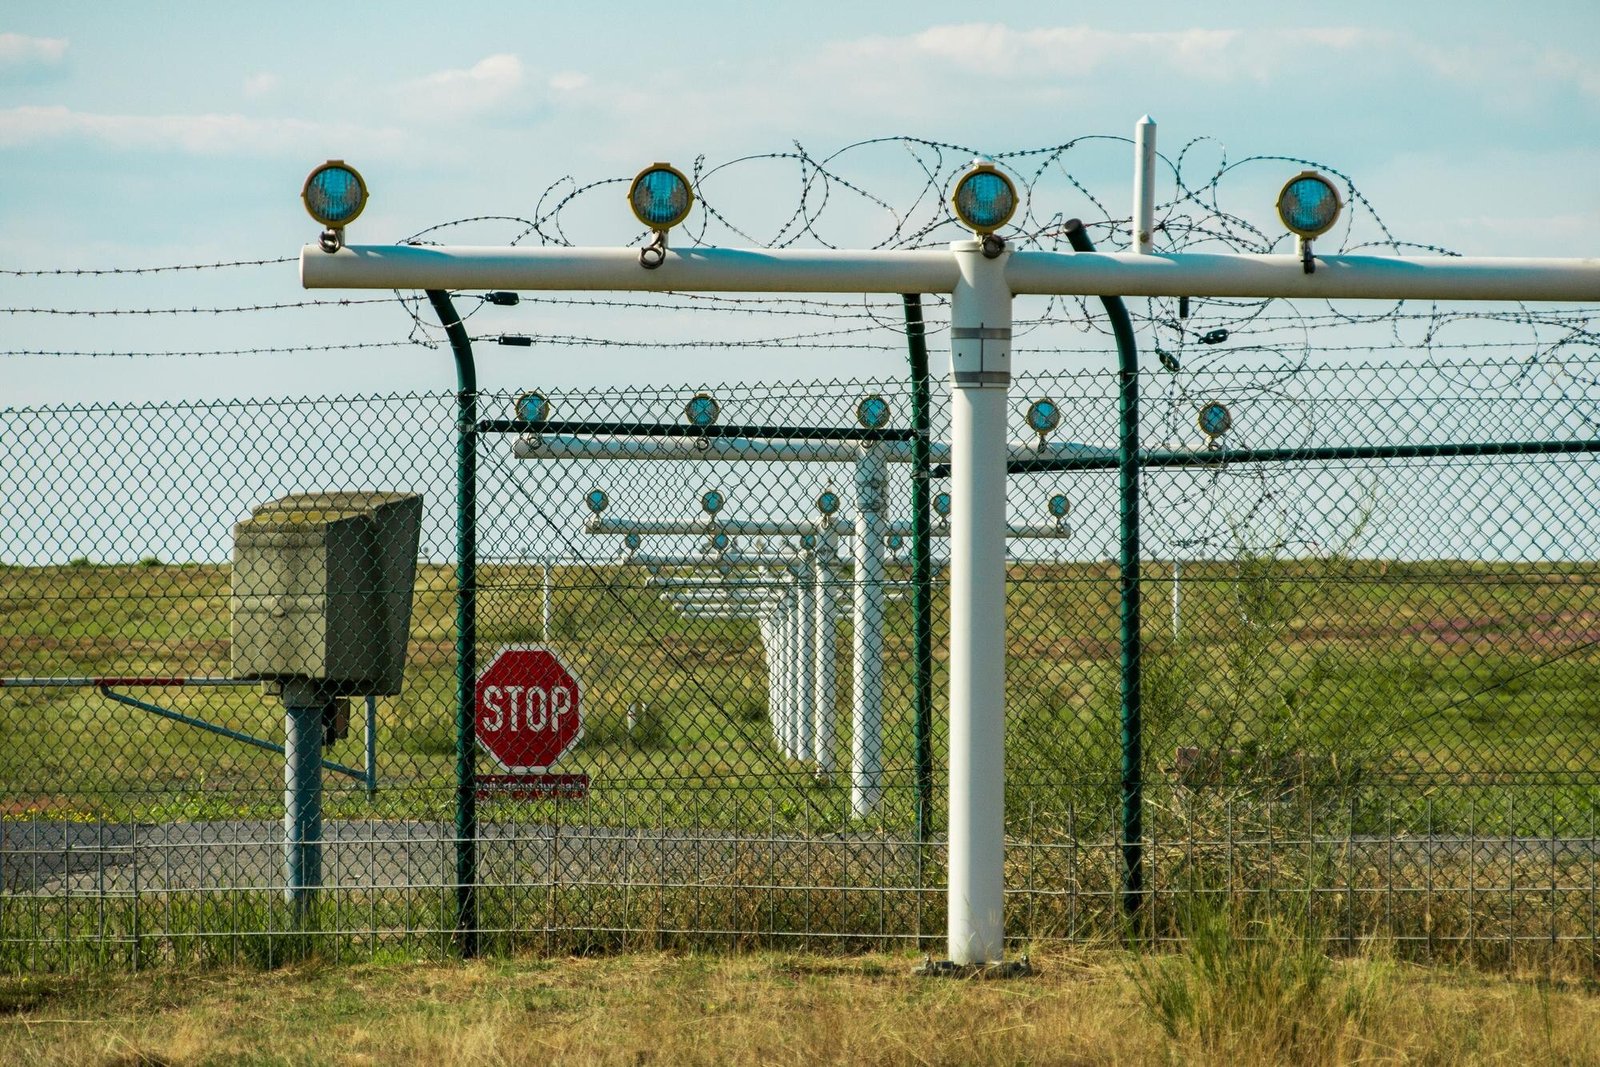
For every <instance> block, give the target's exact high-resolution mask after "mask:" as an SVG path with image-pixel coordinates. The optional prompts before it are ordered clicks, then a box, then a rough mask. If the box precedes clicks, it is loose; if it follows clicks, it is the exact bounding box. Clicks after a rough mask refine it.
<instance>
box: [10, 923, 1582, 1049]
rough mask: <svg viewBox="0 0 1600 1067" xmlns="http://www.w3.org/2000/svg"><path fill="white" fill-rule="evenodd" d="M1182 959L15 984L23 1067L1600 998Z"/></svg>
mask: <svg viewBox="0 0 1600 1067" xmlns="http://www.w3.org/2000/svg"><path fill="white" fill-rule="evenodd" d="M1255 933H1256V934H1257V935H1259V939H1257V940H1253V941H1250V942H1248V943H1246V944H1236V943H1233V942H1232V941H1230V940H1229V939H1228V935H1227V934H1223V935H1222V936H1221V938H1220V939H1218V938H1215V937H1214V938H1212V939H1211V940H1210V941H1196V942H1194V943H1191V945H1190V946H1188V947H1187V948H1186V949H1185V950H1184V951H1182V952H1178V953H1175V954H1168V955H1133V954H1129V953H1126V952H1122V951H1119V950H1116V949H1112V948H1092V947H1091V948H1085V949H1080V950H1073V951H1066V950H1051V951H1047V952H1043V953H1040V954H1036V955H1035V956H1034V957H1033V958H1032V963H1033V964H1034V965H1035V968H1036V971H1037V973H1036V974H1035V975H1034V976H1033V977H1030V978H1025V979H1017V980H1009V981H995V982H972V981H961V980H949V979H927V978H917V977H913V976H912V974H911V971H912V969H913V965H914V964H915V963H916V962H918V960H917V958H916V957H913V956H909V955H906V954H893V955H882V954H873V955H861V956H848V957H839V956H819V955H813V954H801V953H781V954H777V953H754V954H746V955H712V956H706V955H695V954H670V953H628V954H623V955H605V956H594V957H585V958H577V957H574V958H558V959H530V958H506V959H497V960H491V961H481V962H473V963H465V964H462V963H454V964H452V963H442V964H441V963H419V962H406V961H390V962H375V963H368V964H362V965H357V966H345V967H329V966H326V965H323V964H320V963H317V962H315V961H311V962H306V963H301V964H296V965H293V966H288V967H282V968H278V969H275V970H271V971H267V972H262V971H258V970H237V969H233V970H215V971H206V972H199V973H194V972H189V973H175V972H172V971H158V972H155V973H146V974H141V975H130V976H119V977H111V976H90V977H32V978H0V1060H3V1061H4V1062H8V1063H19V1064H20V1063H26V1064H30V1065H39V1067H50V1065H58V1064H59V1065H66V1064H72V1065H77V1064H102V1065H106V1067H134V1065H140V1067H156V1065H163V1067H180V1065H183V1067H189V1065H202V1064H230V1065H232V1064H345V1065H368V1064H437V1063H451V1064H462V1065H483V1067H492V1065H500V1064H506V1065H513V1064H546V1063H562V1064H575V1065H576V1064H626V1065H637V1064H657V1063H659V1064H718V1065H721V1064H772V1063H793V1064H833V1063H838V1064H884V1065H891V1064H922V1065H940V1064H949V1065H965V1064H972V1063H1015V1064H1076V1065H1087V1064H1128V1065H1137V1064H1151V1065H1156V1064H1172V1063H1196V1064H1230V1065H1244V1067H1250V1065H1278V1064H1287V1063H1293V1064H1297V1065H1320V1064H1348V1063H1358V1062H1359V1063H1373V1064H1439V1065H1444V1064H1450V1065H1461V1064H1500V1063H1530V1064H1532V1063H1539V1064H1544V1063H1549V1064H1568V1063H1570V1064H1579V1063H1594V1062H1600V996H1597V994H1596V992H1595V990H1594V989H1593V987H1592V986H1590V985H1588V984H1585V983H1582V982H1577V981H1572V980H1568V979H1564V978H1563V977H1562V976H1560V975H1559V974H1555V975H1552V974H1542V975H1520V976H1509V977H1489V976H1484V975H1481V974H1477V973H1474V972H1471V971H1461V970H1446V969H1441V968H1421V967H1414V966H1409V965H1405V964H1400V963H1397V962H1395V961H1394V960H1393V959H1392V958H1391V957H1389V956H1388V955H1387V954H1386V953H1385V952H1384V950H1383V948H1382V946H1379V945H1375V946H1369V947H1368V948H1367V950H1366V951H1364V952H1363V953H1361V954H1360V955H1358V956H1357V957H1355V958H1351V959H1345V960H1337V961H1335V960H1331V959H1329V958H1327V957H1325V956H1321V955H1318V954H1316V953H1315V952H1308V951H1307V950H1306V949H1305V948H1304V946H1303V945H1300V944H1298V943H1297V942H1295V940H1294V939H1293V938H1292V937H1290V938H1284V937H1282V936H1279V934H1280V933H1281V932H1274V931H1264V930H1258V931H1255Z"/></svg>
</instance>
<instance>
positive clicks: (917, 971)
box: [911, 956, 1039, 982]
mask: <svg viewBox="0 0 1600 1067" xmlns="http://www.w3.org/2000/svg"><path fill="white" fill-rule="evenodd" d="M911 973H912V974H913V975H915V976H916V977H918V978H964V979H968V980H970V981H979V982H981V981H987V980H991V979H999V978H1031V977H1033V976H1034V975H1036V974H1038V973H1039V972H1038V971H1036V970H1034V968H1033V964H1032V963H1030V962H1029V961H1028V957H1026V956H1023V957H1022V958H1020V959H1015V960H1000V961H997V962H994V963H956V962H955V961H953V960H936V959H934V958H933V957H932V956H930V957H928V958H927V959H925V960H923V961H922V962H921V963H919V964H917V966H916V967H914V968H912V971H911Z"/></svg>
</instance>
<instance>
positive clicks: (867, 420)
mask: <svg viewBox="0 0 1600 1067" xmlns="http://www.w3.org/2000/svg"><path fill="white" fill-rule="evenodd" d="M856 421H857V422H859V423H860V424H861V425H862V427H864V428H865V429H868V430H881V429H883V427H885V426H887V425H888V424H889V402H888V401H887V400H885V399H884V398H883V397H881V396H879V395H878V394H877V393H873V394H872V395H871V396H864V397H862V398H861V403H859V404H857V405H856Z"/></svg>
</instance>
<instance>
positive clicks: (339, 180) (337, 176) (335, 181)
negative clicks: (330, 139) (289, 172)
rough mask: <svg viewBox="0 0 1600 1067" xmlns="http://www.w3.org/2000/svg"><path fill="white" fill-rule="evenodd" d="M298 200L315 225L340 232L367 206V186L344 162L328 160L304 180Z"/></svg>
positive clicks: (354, 170)
mask: <svg viewBox="0 0 1600 1067" xmlns="http://www.w3.org/2000/svg"><path fill="white" fill-rule="evenodd" d="M300 199H301V200H302V201H304V202H305V205H306V213H307V214H309V215H310V216H311V217H312V218H314V219H316V220H317V222H319V223H321V224H322V225H324V226H326V227H328V228H329V229H333V230H342V229H344V228H345V227H346V226H348V225H349V224H350V223H351V222H353V221H354V220H355V218H356V216H358V215H360V214H361V210H362V208H364V207H366V206H367V183H366V182H365V181H363V180H362V179H361V175H360V174H359V173H358V172H357V171H356V169H355V168H354V167H352V166H350V165H349V164H347V163H345V161H344V160H342V159H330V160H328V162H326V163H324V164H322V166H320V167H318V168H317V169H316V170H314V171H312V172H311V173H310V174H309V175H308V176H307V177H306V183H305V185H304V186H303V187H302V188H301V189H300Z"/></svg>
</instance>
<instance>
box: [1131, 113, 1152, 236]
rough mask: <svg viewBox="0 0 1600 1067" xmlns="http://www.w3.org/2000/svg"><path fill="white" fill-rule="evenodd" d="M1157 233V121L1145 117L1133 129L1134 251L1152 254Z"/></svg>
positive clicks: (1147, 116)
mask: <svg viewBox="0 0 1600 1067" xmlns="http://www.w3.org/2000/svg"><path fill="white" fill-rule="evenodd" d="M1155 229H1156V120H1155V119H1153V118H1151V117H1150V116H1149V115H1146V116H1145V117H1144V118H1142V119H1140V120H1139V121H1138V122H1137V123H1136V124H1135V125H1134V127H1133V251H1135V252H1137V253H1139V254H1140V255H1141V256H1148V255H1149V254H1150V252H1151V248H1152V243H1153V240H1154V238H1155Z"/></svg>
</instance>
